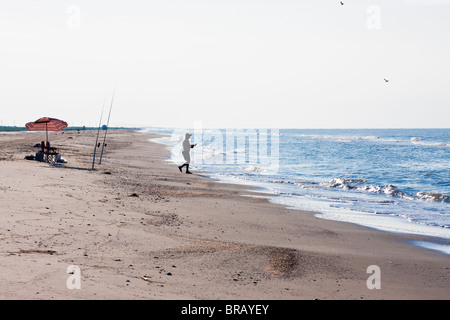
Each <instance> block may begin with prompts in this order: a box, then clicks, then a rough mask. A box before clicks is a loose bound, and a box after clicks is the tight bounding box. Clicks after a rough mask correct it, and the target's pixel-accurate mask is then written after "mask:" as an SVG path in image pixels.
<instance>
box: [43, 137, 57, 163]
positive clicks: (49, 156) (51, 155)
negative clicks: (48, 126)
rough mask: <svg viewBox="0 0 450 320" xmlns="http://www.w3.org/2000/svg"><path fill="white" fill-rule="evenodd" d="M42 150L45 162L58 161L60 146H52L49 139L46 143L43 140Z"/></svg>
mask: <svg viewBox="0 0 450 320" xmlns="http://www.w3.org/2000/svg"><path fill="white" fill-rule="evenodd" d="M41 152H42V154H43V161H44V162H48V163H56V161H57V159H58V155H59V152H58V148H53V147H51V146H50V142H48V141H47V144H46V143H45V142H44V141H41Z"/></svg>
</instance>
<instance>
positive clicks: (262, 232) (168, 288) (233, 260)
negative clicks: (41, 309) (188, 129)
mask: <svg viewBox="0 0 450 320" xmlns="http://www.w3.org/2000/svg"><path fill="white" fill-rule="evenodd" d="M96 134H97V132H96V131H80V133H78V132H77V131H66V132H64V133H61V132H59V133H50V140H51V142H52V145H53V146H57V147H59V148H60V152H61V154H62V157H63V158H65V159H66V160H67V163H65V164H57V165H49V164H46V163H40V162H36V161H30V160H25V159H24V157H25V156H26V155H32V154H34V153H35V152H36V150H37V148H35V147H34V145H35V144H37V143H40V141H41V140H42V139H43V138H44V135H45V133H44V134H43V133H39V132H35V133H29V132H27V133H20V134H7V135H5V134H0V148H1V150H2V153H1V155H0V199H1V208H0V239H1V240H0V298H1V299H164V300H166V299H207V300H217V299H237V300H239V299H275V300H281V299H282V300H289V299H306V300H311V299H352V300H353V299H355V300H360V299H449V298H450V263H449V262H450V258H449V257H448V256H446V255H444V254H441V253H438V252H433V251H430V250H426V249H422V248H418V247H415V246H412V245H411V244H409V241H410V240H414V239H417V240H423V237H421V236H412V235H400V234H392V233H386V232H382V231H377V230H373V229H369V228H365V227H361V226H356V225H353V224H349V223H342V222H335V221H328V220H324V219H319V218H316V217H315V216H314V213H312V212H306V211H299V210H290V209H287V208H285V207H283V206H281V205H277V204H273V203H270V202H269V201H267V200H266V199H263V198H258V197H248V196H246V195H252V196H256V195H258V193H257V192H255V190H249V189H250V188H248V187H245V186H238V185H231V184H223V183H217V182H216V181H214V180H213V179H211V178H209V177H208V175H207V173H204V172H195V171H194V174H193V175H186V174H182V173H180V172H179V171H178V169H177V167H176V165H174V164H171V163H169V162H167V161H166V159H167V157H168V155H169V152H168V151H167V150H166V149H165V147H164V146H162V145H159V144H155V143H152V142H150V141H149V139H150V138H152V137H156V135H150V134H145V133H140V132H134V131H126V130H118V131H114V130H112V131H108V136H107V139H108V140H107V141H108V146H107V148H106V151H105V154H104V158H103V163H102V164H101V165H97V166H96V170H94V171H92V170H90V169H91V166H92V154H93V146H94V144H95V137H96ZM371 265H377V266H379V268H380V273H381V278H380V280H381V281H380V283H381V289H372V290H370V289H368V287H367V283H366V282H367V279H368V278H369V276H370V275H371V274H368V273H367V268H368V267H369V266H371ZM70 266H77V267H78V268H79V270H80V271H81V282H80V284H81V286H80V289H76V288H74V289H69V288H68V286H67V280H68V278H69V277H71V276H73V275H71V274H68V273H67V270H68V267H70Z"/></svg>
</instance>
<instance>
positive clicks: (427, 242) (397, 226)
mask: <svg viewBox="0 0 450 320" xmlns="http://www.w3.org/2000/svg"><path fill="white" fill-rule="evenodd" d="M142 132H143V133H145V131H142ZM156 134H158V135H161V136H165V134H159V133H156ZM159 139H160V138H154V139H149V141H150V142H153V143H157V144H161V145H162V146H164V147H165V148H166V149H167V150H168V152H169V153H172V150H171V148H172V146H170V145H167V144H166V143H164V142H160V141H157V140H159ZM153 140H154V141H153ZM165 161H167V162H168V163H173V164H175V162H174V160H173V159H171V156H168V158H167V159H166V160H165ZM194 165H195V163H194ZM196 170H197V171H201V172H203V173H204V174H205V175H207V176H208V177H209V178H210V179H213V180H215V181H217V182H219V183H225V184H232V185H237V186H244V187H247V188H248V190H249V191H252V190H254V191H253V192H255V194H258V195H255V197H264V198H266V199H267V200H268V201H269V202H271V203H273V204H278V205H282V206H284V207H285V208H288V209H292V210H298V211H310V210H308V209H303V208H300V207H295V206H290V205H289V204H286V203H283V201H280V199H278V200H277V198H279V197H281V196H280V195H279V194H276V193H273V192H270V190H269V187H268V186H264V185H261V184H260V183H258V182H257V181H252V180H242V179H239V178H238V177H231V178H230V177H222V176H221V175H220V174H218V173H214V172H208V171H207V170H206V171H204V170H202V169H196ZM258 190H259V191H258ZM248 196H250V197H252V195H248ZM312 212H314V215H315V216H316V217H317V218H320V219H325V220H330V221H337V222H344V223H350V224H353V225H357V226H362V227H365V228H369V229H372V230H377V231H381V232H387V233H393V234H399V235H404V236H408V235H409V236H421V237H424V239H423V240H411V241H409V242H410V244H411V245H414V246H417V247H421V248H425V249H427V250H432V251H435V252H437V253H440V254H444V255H446V256H450V240H449V239H448V238H446V237H444V236H441V235H440V233H439V232H436V230H435V227H432V226H427V225H423V226H422V225H414V224H411V223H409V222H407V221H404V220H403V219H402V218H401V217H397V216H387V217H383V219H384V220H385V222H384V223H380V221H379V219H380V217H377V218H374V217H372V218H367V217H364V218H365V219H366V221H361V217H359V220H360V221H355V219H353V220H352V219H349V218H347V219H338V218H333V216H334V215H333V214H329V213H325V212H319V211H312ZM371 219H372V220H371ZM356 220H358V219H356ZM429 228H430V230H433V231H434V233H435V234H437V235H433V234H430V233H432V232H428V233H427V229H429ZM428 231H429V230H428ZM441 233H442V232H441ZM442 235H443V234H442Z"/></svg>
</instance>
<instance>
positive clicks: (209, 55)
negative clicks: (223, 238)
mask: <svg viewBox="0 0 450 320" xmlns="http://www.w3.org/2000/svg"><path fill="white" fill-rule="evenodd" d="M343 2H344V5H341V4H340V3H339V1H334V0H177V1H176V0H159V1H155V0H127V1H112V0H108V1H107V0H71V1H64V0H53V1H50V0H40V1H36V0H15V1H7V0H0V72H1V75H0V108H1V109H0V110H1V112H0V125H13V124H15V125H17V126H23V125H25V123H26V122H28V121H33V120H36V119H37V118H39V117H42V116H50V117H55V118H60V119H63V120H65V121H67V122H68V123H69V125H72V126H77V125H86V126H97V125H98V122H99V117H100V113H101V110H102V105H103V102H104V99H105V97H106V98H107V103H106V107H105V115H104V121H103V122H105V121H106V117H107V114H106V113H107V111H108V108H109V104H110V99H111V95H112V91H113V88H114V86H116V95H115V100H114V105H113V109H112V113H111V123H110V124H111V125H121V126H122V125H123V126H158V127H193V126H194V122H195V121H202V123H203V127H210V128H212V127H228V128H229V127H241V128H242V127H244V128H424V127H436V128H449V127H450V1H448V0H428V1H427V0H371V1H366V0H343ZM384 78H387V79H389V82H385V81H384Z"/></svg>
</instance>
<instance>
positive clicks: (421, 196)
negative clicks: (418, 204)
mask: <svg viewBox="0 0 450 320" xmlns="http://www.w3.org/2000/svg"><path fill="white" fill-rule="evenodd" d="M365 183H366V180H363V179H343V178H334V179H331V180H330V181H328V182H322V183H320V185H321V186H322V187H328V188H342V189H343V190H355V191H361V192H369V193H383V194H386V195H389V196H396V197H401V198H404V199H410V200H426V201H432V202H445V203H450V196H448V195H445V194H441V193H431V192H417V193H416V194H415V195H411V194H408V193H406V192H402V191H400V190H399V189H398V188H397V187H396V186H394V185H392V184H389V185H372V184H365Z"/></svg>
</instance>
